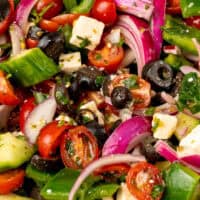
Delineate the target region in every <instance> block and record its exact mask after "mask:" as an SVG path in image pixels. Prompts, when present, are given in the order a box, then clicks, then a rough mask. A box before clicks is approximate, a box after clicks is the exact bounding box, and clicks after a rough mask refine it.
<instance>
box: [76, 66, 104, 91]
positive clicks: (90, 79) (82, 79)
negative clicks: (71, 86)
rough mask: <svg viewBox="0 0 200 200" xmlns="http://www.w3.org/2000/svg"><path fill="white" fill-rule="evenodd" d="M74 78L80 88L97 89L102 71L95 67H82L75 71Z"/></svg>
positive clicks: (100, 81)
mask: <svg viewBox="0 0 200 200" xmlns="http://www.w3.org/2000/svg"><path fill="white" fill-rule="evenodd" d="M76 79H77V81H78V85H79V86H80V88H81V89H82V90H99V88H100V87H101V85H102V83H103V79H104V73H103V72H102V71H100V70H98V69H97V68H95V67H91V66H90V67H83V68H81V69H80V70H79V71H78V72H77V76H76Z"/></svg>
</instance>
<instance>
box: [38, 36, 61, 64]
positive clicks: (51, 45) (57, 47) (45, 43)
mask: <svg viewBox="0 0 200 200" xmlns="http://www.w3.org/2000/svg"><path fill="white" fill-rule="evenodd" d="M64 44H65V39H64V35H63V33H61V32H53V33H47V34H45V35H44V36H43V37H42V38H41V39H40V41H39V43H38V47H39V48H41V49H42V50H43V51H44V52H45V53H46V55H47V56H48V57H50V58H52V59H54V60H55V61H57V60H58V58H59V56H60V54H61V53H63V52H64Z"/></svg>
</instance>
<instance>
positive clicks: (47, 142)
mask: <svg viewBox="0 0 200 200" xmlns="http://www.w3.org/2000/svg"><path fill="white" fill-rule="evenodd" d="M71 127H72V126H71V125H68V124H62V125H60V124H59V121H53V122H50V123H49V124H47V125H46V126H45V127H44V128H42V130H41V131H40V134H39V136H38V139H37V145H38V151H39V154H40V155H41V156H42V157H43V158H51V157H52V155H53V154H54V153H55V151H56V148H57V147H58V146H59V145H60V141H61V140H60V139H61V135H62V134H63V133H64V132H65V131H66V130H67V129H69V128H71Z"/></svg>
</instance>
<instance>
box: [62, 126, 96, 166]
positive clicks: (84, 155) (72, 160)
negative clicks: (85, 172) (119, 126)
mask: <svg viewBox="0 0 200 200" xmlns="http://www.w3.org/2000/svg"><path fill="white" fill-rule="evenodd" d="M72 145H73V146H72ZM67 148H69V149H70V150H71V151H69V150H67ZM91 151H92V152H91ZM89 153H90V155H89ZM60 154H61V158H62V161H63V163H64V165H65V166H66V167H70V168H73V169H82V168H85V167H86V166H87V165H88V164H89V163H91V162H92V161H93V160H95V159H97V158H98V155H99V150H98V144H97V140H96V138H95V136H94V135H93V134H92V133H91V132H90V131H89V130H88V129H87V128H86V127H85V126H76V127H75V128H72V129H70V130H69V131H68V132H67V133H65V134H64V135H63V136H62V139H61V144H60ZM91 154H92V155H91ZM77 159H78V162H79V163H78V162H77Z"/></svg>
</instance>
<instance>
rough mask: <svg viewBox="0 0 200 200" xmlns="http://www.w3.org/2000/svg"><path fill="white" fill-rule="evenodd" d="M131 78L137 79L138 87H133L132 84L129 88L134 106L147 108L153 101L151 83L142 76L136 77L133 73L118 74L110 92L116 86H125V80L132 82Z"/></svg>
mask: <svg viewBox="0 0 200 200" xmlns="http://www.w3.org/2000/svg"><path fill="white" fill-rule="evenodd" d="M131 79H133V80H134V79H136V80H135V81H136V85H135V86H136V87H135V88H134V87H133V88H131V86H130V88H129V90H130V92H131V94H132V96H133V99H134V105H133V107H134V108H135V109H139V108H146V107H147V106H148V105H149V104H150V101H151V85H150V84H149V83H148V82H147V81H145V80H144V79H142V78H140V77H136V76H135V75H132V74H121V75H118V76H116V78H114V79H113V80H112V82H111V85H110V93H111V91H112V89H113V88H115V87H116V86H125V84H126V83H125V82H131V81H132V80H131Z"/></svg>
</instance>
